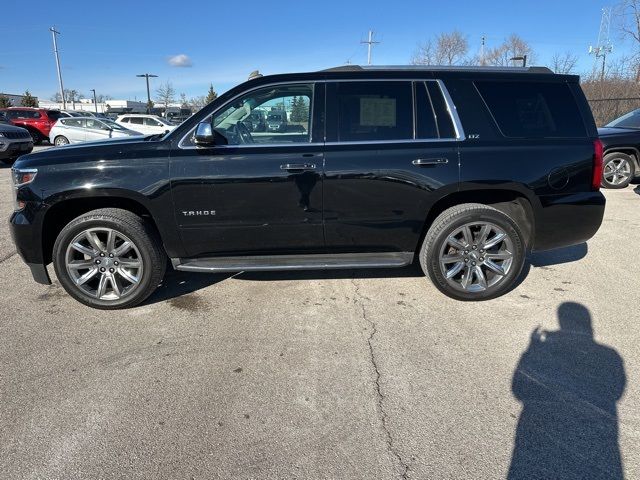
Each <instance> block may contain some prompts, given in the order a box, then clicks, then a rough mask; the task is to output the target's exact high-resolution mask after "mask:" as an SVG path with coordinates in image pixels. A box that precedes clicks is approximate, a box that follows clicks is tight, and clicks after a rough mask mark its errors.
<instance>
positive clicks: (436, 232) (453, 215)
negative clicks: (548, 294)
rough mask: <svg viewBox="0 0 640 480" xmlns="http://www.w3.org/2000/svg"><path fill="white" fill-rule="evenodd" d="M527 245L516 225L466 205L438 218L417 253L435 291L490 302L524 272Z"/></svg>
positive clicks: (479, 206) (488, 209) (490, 211)
mask: <svg viewBox="0 0 640 480" xmlns="http://www.w3.org/2000/svg"><path fill="white" fill-rule="evenodd" d="M524 258H525V242H524V237H523V235H522V233H521V232H520V229H519V228H518V226H517V224H516V223H515V222H514V221H513V220H512V219H511V218H510V217H509V216H507V215H506V214H504V213H502V212H501V211H499V210H496V209H495V208H493V207H490V206H487V205H482V204H474V203H467V204H462V205H457V206H455V207H452V208H449V209H448V210H445V211H444V212H443V213H442V214H440V215H439V216H438V218H436V219H435V220H434V222H433V224H432V226H431V228H430V229H429V231H428V232H427V235H426V236H425V239H424V242H423V243H422V248H421V250H420V265H421V267H422V270H423V271H424V272H425V274H427V275H428V276H429V278H431V281H432V282H433V283H434V285H435V286H436V287H437V288H438V289H439V290H440V291H441V292H443V293H444V294H445V295H447V296H449V297H452V298H455V299H458V300H488V299H491V298H495V297H498V296H500V295H502V294H504V293H506V292H507V291H509V290H510V289H511V288H512V287H513V285H514V284H515V282H516V280H517V278H518V275H519V274H520V272H521V271H522V267H523V265H524Z"/></svg>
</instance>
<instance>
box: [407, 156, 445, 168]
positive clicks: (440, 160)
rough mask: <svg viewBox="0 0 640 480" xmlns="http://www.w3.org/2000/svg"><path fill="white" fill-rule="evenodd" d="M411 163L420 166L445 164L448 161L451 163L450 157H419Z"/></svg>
mask: <svg viewBox="0 0 640 480" xmlns="http://www.w3.org/2000/svg"><path fill="white" fill-rule="evenodd" d="M411 163H413V164H414V165H417V166H419V167H421V166H424V165H444V164H446V163H449V159H448V158H418V159H416V160H414V161H413V162H411Z"/></svg>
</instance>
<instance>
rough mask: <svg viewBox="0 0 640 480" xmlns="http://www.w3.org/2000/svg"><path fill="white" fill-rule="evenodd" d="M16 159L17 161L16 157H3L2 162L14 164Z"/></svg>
mask: <svg viewBox="0 0 640 480" xmlns="http://www.w3.org/2000/svg"><path fill="white" fill-rule="evenodd" d="M15 161H16V159H15V158H3V159H2V163H4V164H6V165H13V164H14V162H15Z"/></svg>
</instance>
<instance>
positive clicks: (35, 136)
mask: <svg viewBox="0 0 640 480" xmlns="http://www.w3.org/2000/svg"><path fill="white" fill-rule="evenodd" d="M29 134H30V135H31V138H32V139H33V144H34V145H40V144H41V143H42V141H43V140H44V137H43V136H42V135H40V133H39V132H37V131H35V130H29Z"/></svg>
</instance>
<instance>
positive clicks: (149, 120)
mask: <svg viewBox="0 0 640 480" xmlns="http://www.w3.org/2000/svg"><path fill="white" fill-rule="evenodd" d="M116 122H117V123H119V124H120V125H122V126H123V127H126V128H131V129H133V130H135V131H137V132H142V133H144V134H145V135H153V134H155V133H167V132H170V131H171V130H173V129H174V128H176V125H174V124H173V123H171V122H169V121H167V120H166V119H164V118H162V117H158V116H156V115H141V114H132V113H130V114H125V115H120V116H119V117H118V118H116Z"/></svg>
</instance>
